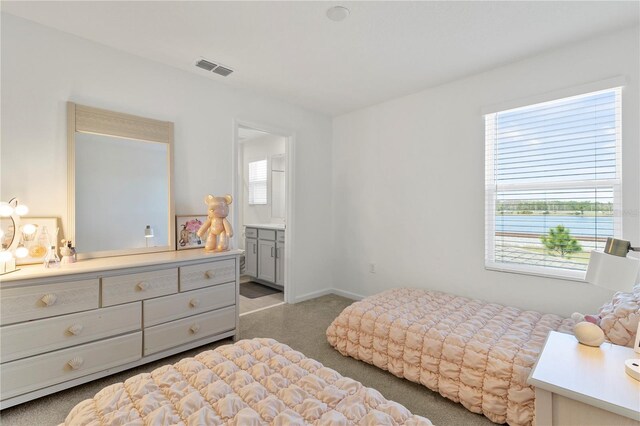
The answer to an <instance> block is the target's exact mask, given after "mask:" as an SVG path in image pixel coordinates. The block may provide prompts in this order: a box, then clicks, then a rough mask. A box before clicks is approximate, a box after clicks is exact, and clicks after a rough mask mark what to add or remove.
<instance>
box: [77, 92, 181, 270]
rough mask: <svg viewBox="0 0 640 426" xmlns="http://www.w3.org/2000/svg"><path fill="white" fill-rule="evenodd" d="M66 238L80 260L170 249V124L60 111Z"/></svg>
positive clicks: (87, 109) (86, 111) (102, 112)
mask: <svg viewBox="0 0 640 426" xmlns="http://www.w3.org/2000/svg"><path fill="white" fill-rule="evenodd" d="M67 113H68V132H69V135H68V155H69V158H68V180H69V188H68V192H69V194H68V198H69V207H68V208H69V217H68V228H69V229H68V230H67V232H66V235H67V238H70V239H71V240H72V241H73V243H74V244H75V246H76V250H77V252H78V256H79V257H81V258H90V257H105V256H117V255H124V254H135V253H147V252H157V251H168V250H173V249H174V235H175V232H174V227H175V225H174V220H173V215H174V209H173V193H172V189H173V185H172V169H173V159H172V152H173V123H171V122H166V121H158V120H152V119H148V118H143V117H137V116H134V115H129V114H122V113H117V112H112V111H107V110H103V109H98V108H92V107H87V106H83V105H78V104H75V103H72V102H69V103H68V106H67Z"/></svg>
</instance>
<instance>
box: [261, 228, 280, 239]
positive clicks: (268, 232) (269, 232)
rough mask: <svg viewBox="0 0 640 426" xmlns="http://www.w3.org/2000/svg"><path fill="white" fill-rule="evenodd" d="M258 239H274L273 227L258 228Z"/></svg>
mask: <svg viewBox="0 0 640 426" xmlns="http://www.w3.org/2000/svg"><path fill="white" fill-rule="evenodd" d="M258 239H260V240H269V241H275V240H276V231H274V230H273V229H258Z"/></svg>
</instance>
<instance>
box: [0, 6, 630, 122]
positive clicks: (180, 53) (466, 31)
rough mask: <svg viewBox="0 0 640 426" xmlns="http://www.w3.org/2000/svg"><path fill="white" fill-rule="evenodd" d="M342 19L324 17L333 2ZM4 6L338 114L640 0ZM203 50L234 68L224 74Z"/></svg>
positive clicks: (538, 46)
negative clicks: (209, 66) (209, 65)
mask: <svg viewBox="0 0 640 426" xmlns="http://www.w3.org/2000/svg"><path fill="white" fill-rule="evenodd" d="M337 4H340V5H344V6H346V7H348V8H349V9H350V10H351V14H350V16H349V17H348V18H347V19H346V20H344V21H343V22H334V21H331V20H329V19H327V17H326V10H327V9H328V8H329V7H331V6H334V5H337ZM2 10H3V11H4V12H7V13H10V14H13V15H17V16H20V17H23V18H25V19H29V20H32V21H35V22H38V23H41V24H43V25H47V26H50V27H53V28H57V29H59V30H62V31H65V32H68V33H72V34H75V35H78V36H80V37H83V38H86V39H89V40H93V41H96V42H99V43H102V44H105V45H108V46H112V47H114V48H116V49H119V50H122V51H126V52H129V53H132V54H135V55H138V56H142V57H145V58H148V59H151V60H154V61H157V62H161V63H164V64H167V65H170V66H173V67H176V68H180V69H184V70H186V71H189V72H192V73H196V74H199V75H201V76H203V77H204V78H210V79H212V80H217V81H220V82H222V83H224V84H228V85H231V86H234V87H241V88H245V89H248V90H251V91H254V92H257V93H261V94H264V95H267V96H271V97H275V98H278V99H281V100H283V101H286V102H290V103H294V104H297V105H300V106H303V107H305V108H308V109H311V110H315V111H319V112H322V113H326V114H329V115H339V114H342V113H345V112H348V111H351V110H354V109H358V108H362V107H365V106H368V105H372V104H376V103H379V102H381V101H384V100H387V99H390V98H394V97H398V96H402V95H406V94H409V93H413V92H415V91H418V90H421V89H425V88H428V87H431V86H435V85H438V84H441V83H444V82H447V81H452V80H455V79H458V78H461V77H464V76H467V75H471V74H474V73H478V72H481V71H484V70H488V69H491V68H494V67H496V66H499V65H501V64H505V63H508V62H513V61H517V60H519V59H522V58H525V57H527V56H530V55H533V54H536V53H539V52H541V51H544V50H547V49H552V48H554V47H556V46H560V45H562V44H566V43H570V42H573V41H577V40H580V39H584V38H588V37H590V36H593V35H597V34H600V33H604V32H608V31H612V30H615V29H618V28H623V27H628V26H632V25H637V24H638V22H639V15H640V3H639V2H637V1H628V2H615V1H603V2H592V1H584V2H583V1H567V2H558V1H548V2H546V1H539V2H538V1H497V2H483V1H479V2H453V1H428V2H418V1H413V2H396V1H387V2H341V3H337V2H316V1H314V2H306V1H301V2H296V1H289V2H217V1H192V2H187V1H169V2H153V1H112V2H108V1H104V2H103V1H78V2H76V1H70V2H64V1H63V2H49V1H44V2H30V1H16V2H12V1H2ZM199 57H204V58H207V59H209V60H211V61H213V62H216V61H219V62H218V63H220V64H223V65H225V66H228V67H231V68H232V69H233V70H235V72H234V73H233V74H231V75H230V76H229V77H221V76H218V75H215V74H213V73H211V72H207V71H204V70H201V69H199V68H196V67H195V66H194V65H193V64H194V62H195V60H196V59H197V58H199Z"/></svg>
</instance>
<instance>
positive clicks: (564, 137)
mask: <svg viewBox="0 0 640 426" xmlns="http://www.w3.org/2000/svg"><path fill="white" fill-rule="evenodd" d="M620 96H621V89H620V88H615V89H610V90H604V91H599V92H594V93H588V94H585V95H580V96H574V97H570V98H565V99H560V100H556V101H552V102H545V103H541V104H536V105H530V106H526V107H522V108H516V109H511V110H508V111H501V112H497V113H492V114H487V115H485V130H486V134H485V149H486V161H485V165H486V173H485V174H486V186H485V196H486V202H485V209H486V216H485V217H486V225H485V232H486V238H485V264H486V266H487V267H488V268H493V269H501V270H510V271H521V272H529V273H541V274H551V275H558V276H569V277H576V278H579V277H581V276H583V275H584V271H585V270H586V267H587V264H588V262H589V254H590V251H591V250H592V249H594V248H602V247H603V246H604V242H605V240H606V238H607V237H620V236H621V234H622V222H621V216H620V214H621V194H620V188H621V170H620V164H621V149H620V147H621V134H620V129H621V123H620V115H621V111H620V104H621V102H620Z"/></svg>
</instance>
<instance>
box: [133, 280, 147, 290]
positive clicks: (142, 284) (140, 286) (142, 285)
mask: <svg viewBox="0 0 640 426" xmlns="http://www.w3.org/2000/svg"><path fill="white" fill-rule="evenodd" d="M136 287H137V288H138V290H140V291H145V290H146V289H148V288H149V283H148V282H146V281H141V282H139V283H138V285H137V286H136Z"/></svg>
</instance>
